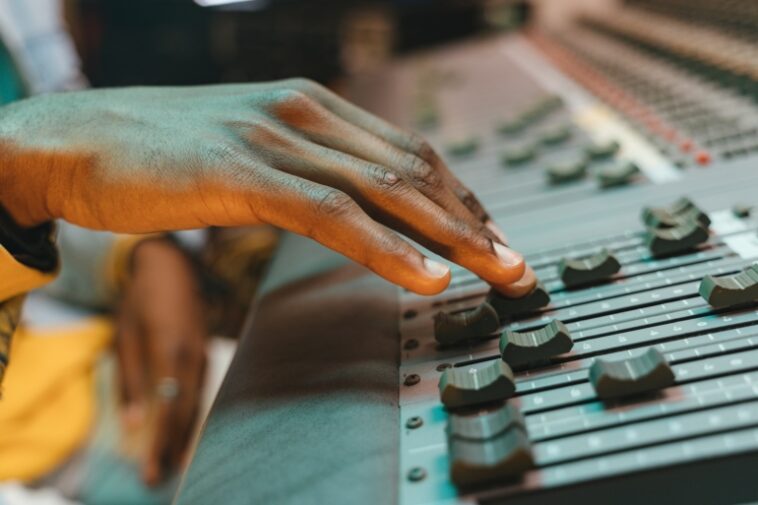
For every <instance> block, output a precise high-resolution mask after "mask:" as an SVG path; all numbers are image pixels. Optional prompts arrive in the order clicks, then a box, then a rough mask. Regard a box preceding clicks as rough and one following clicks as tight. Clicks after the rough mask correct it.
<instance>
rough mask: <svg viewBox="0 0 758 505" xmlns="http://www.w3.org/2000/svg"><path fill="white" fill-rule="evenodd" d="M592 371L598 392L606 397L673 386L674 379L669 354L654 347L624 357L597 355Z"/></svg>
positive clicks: (591, 377) (590, 371)
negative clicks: (614, 358)
mask: <svg viewBox="0 0 758 505" xmlns="http://www.w3.org/2000/svg"><path fill="white" fill-rule="evenodd" d="M589 375H590V382H592V385H593V386H594V388H595V393H597V396H598V397H600V398H603V399H609V398H618V397H623V396H629V395H634V394H639V393H644V392H648V391H655V390H658V389H662V388H665V387H668V386H671V385H672V384H674V380H675V377H674V371H673V370H671V367H670V366H669V364H668V362H667V361H666V358H665V357H664V356H663V354H661V353H660V351H658V350H657V349H655V348H654V347H651V348H649V349H648V350H647V351H646V352H645V353H644V354H640V355H639V356H636V357H633V358H629V359H625V360H621V361H606V360H602V359H596V360H595V361H594V362H593V363H592V365H591V366H590V370H589Z"/></svg>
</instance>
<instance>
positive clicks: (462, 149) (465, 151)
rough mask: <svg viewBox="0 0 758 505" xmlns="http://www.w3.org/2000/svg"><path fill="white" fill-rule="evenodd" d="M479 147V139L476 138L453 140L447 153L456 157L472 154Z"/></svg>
mask: <svg viewBox="0 0 758 505" xmlns="http://www.w3.org/2000/svg"><path fill="white" fill-rule="evenodd" d="M477 149H479V141H478V140H477V139H475V138H469V139H464V140H460V141H457V142H451V143H450V144H448V146H447V153H448V154H449V155H450V156H453V157H456V158H463V157H466V156H470V155H472V154H474V153H475V152H476V150H477Z"/></svg>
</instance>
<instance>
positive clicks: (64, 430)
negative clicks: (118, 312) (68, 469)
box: [0, 318, 113, 482]
mask: <svg viewBox="0 0 758 505" xmlns="http://www.w3.org/2000/svg"><path fill="white" fill-rule="evenodd" d="M112 334H113V328H112V325H111V324H110V322H109V321H108V320H106V319H102V318H93V319H91V320H87V321H83V322H81V323H79V324H77V325H75V326H69V327H68V328H65V329H60V330H54V331H52V330H51V331H46V332H40V331H38V330H37V331H32V330H30V329H27V328H25V327H23V326H21V327H19V328H18V329H17V331H16V334H15V336H14V339H13V344H12V346H11V347H12V350H11V352H12V356H13V360H12V361H11V363H10V365H9V366H8V369H7V371H6V376H5V384H4V395H3V399H2V400H1V401H0V455H2V457H0V481H2V480H20V481H22V482H28V481H31V480H34V479H37V478H39V477H41V476H43V475H45V474H46V473H48V472H50V471H51V470H53V469H55V468H56V467H57V466H58V465H60V464H61V463H63V462H64V461H65V459H66V458H67V457H68V456H70V455H71V454H72V453H73V452H74V451H75V450H76V449H77V448H79V447H80V446H81V444H82V443H83V442H84V440H85V439H86V438H87V436H88V434H89V430H90V427H91V424H92V421H93V418H94V413H95V391H94V388H95V383H94V367H95V363H96V361H97V359H98V357H99V356H100V354H101V352H102V351H103V350H104V349H105V348H106V346H108V344H109V343H110V339H111V335H112Z"/></svg>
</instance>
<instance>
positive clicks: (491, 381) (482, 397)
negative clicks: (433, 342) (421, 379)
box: [439, 359, 516, 409]
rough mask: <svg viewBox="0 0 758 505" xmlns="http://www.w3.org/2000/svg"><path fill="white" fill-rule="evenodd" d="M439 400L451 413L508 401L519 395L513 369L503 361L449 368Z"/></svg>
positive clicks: (444, 377) (444, 373)
mask: <svg viewBox="0 0 758 505" xmlns="http://www.w3.org/2000/svg"><path fill="white" fill-rule="evenodd" d="M439 389H440V398H441V400H442V403H443V404H444V405H445V407H447V408H449V409H454V408H459V407H467V406H470V405H477V404H480V403H488V402H493V401H497V400H507V399H508V398H510V397H511V396H513V393H514V392H515V391H516V385H515V383H514V380H513V371H511V367H509V366H508V364H507V363H506V362H505V361H503V360H502V359H494V360H489V361H486V362H482V363H476V364H474V365H469V366H465V367H453V368H448V369H446V370H445V371H444V372H442V376H441V377H440V383H439Z"/></svg>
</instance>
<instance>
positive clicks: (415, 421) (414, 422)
mask: <svg viewBox="0 0 758 505" xmlns="http://www.w3.org/2000/svg"><path fill="white" fill-rule="evenodd" d="M422 424H424V420H423V419H421V418H420V417H419V416H413V417H409V418H408V420H407V421H406V422H405V427H406V428H408V429H410V430H415V429H416V428H420V427H421V425H422Z"/></svg>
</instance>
